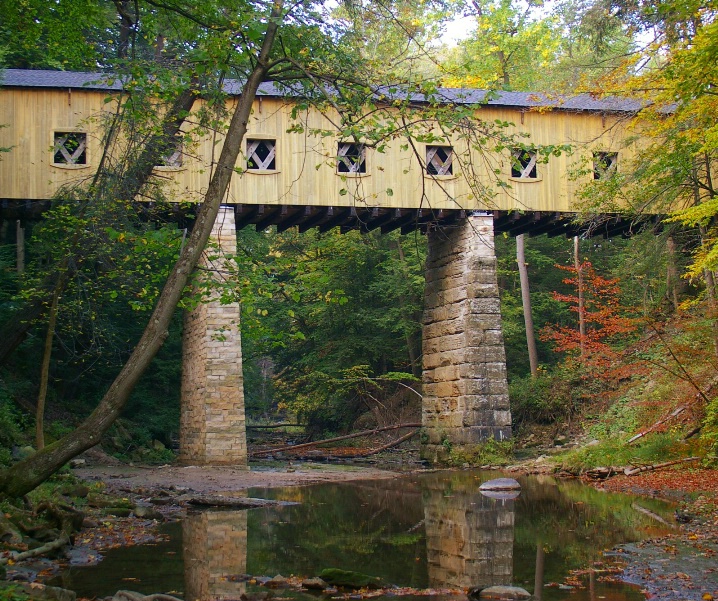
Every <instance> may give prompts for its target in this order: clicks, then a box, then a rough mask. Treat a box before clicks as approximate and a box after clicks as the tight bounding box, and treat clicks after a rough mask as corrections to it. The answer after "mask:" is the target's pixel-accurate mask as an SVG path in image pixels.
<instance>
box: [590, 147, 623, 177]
mask: <svg viewBox="0 0 718 601" xmlns="http://www.w3.org/2000/svg"><path fill="white" fill-rule="evenodd" d="M617 168H618V153H617V152H594V153H593V179H603V178H604V177H611V175H613V174H614V173H615V172H616V169H617Z"/></svg>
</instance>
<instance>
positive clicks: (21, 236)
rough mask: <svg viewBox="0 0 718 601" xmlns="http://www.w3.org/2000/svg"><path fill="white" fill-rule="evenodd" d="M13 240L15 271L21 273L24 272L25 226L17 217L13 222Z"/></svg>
mask: <svg viewBox="0 0 718 601" xmlns="http://www.w3.org/2000/svg"><path fill="white" fill-rule="evenodd" d="M15 240H16V241H17V250H16V266H17V272H18V273H19V274H21V273H24V272H25V228H24V227H23V226H22V222H21V221H20V220H19V219H18V220H17V221H16V222H15Z"/></svg>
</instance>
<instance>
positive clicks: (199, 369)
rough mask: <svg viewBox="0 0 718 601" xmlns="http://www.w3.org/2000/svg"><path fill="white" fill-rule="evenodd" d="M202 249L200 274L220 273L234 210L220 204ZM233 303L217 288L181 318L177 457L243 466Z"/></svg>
mask: <svg viewBox="0 0 718 601" xmlns="http://www.w3.org/2000/svg"><path fill="white" fill-rule="evenodd" d="M210 240H211V242H214V243H215V244H216V245H217V248H211V249H208V250H206V251H205V254H204V258H203V261H202V267H203V268H204V270H206V271H205V274H206V275H205V277H217V278H218V277H222V272H223V271H224V270H225V269H226V258H225V254H232V255H233V254H235V253H236V250H237V239H236V231H235V223H234V211H233V210H232V208H231V207H228V208H225V207H223V208H220V211H219V214H218V215H217V220H216V222H215V224H214V228H213V230H212V236H211V238H210ZM239 312H240V308H239V303H236V302H234V303H229V304H222V303H221V302H220V299H219V295H218V294H217V293H213V296H212V297H211V298H210V299H208V300H205V302H202V303H200V304H199V305H198V306H197V307H196V308H195V309H194V310H192V311H190V312H187V313H186V314H185V319H184V332H183V340H182V345H183V356H182V401H181V417H180V461H182V462H183V463H187V464H193V465H206V464H209V465H234V466H238V467H246V466H247V438H246V430H245V420H244V389H243V384H244V380H243V377H242V344H241V338H240V331H239Z"/></svg>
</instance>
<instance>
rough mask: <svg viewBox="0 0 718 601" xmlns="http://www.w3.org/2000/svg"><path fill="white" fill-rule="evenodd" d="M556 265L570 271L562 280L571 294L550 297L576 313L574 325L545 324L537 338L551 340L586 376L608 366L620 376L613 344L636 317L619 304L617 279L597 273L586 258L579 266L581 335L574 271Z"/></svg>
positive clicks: (630, 329) (633, 328)
mask: <svg viewBox="0 0 718 601" xmlns="http://www.w3.org/2000/svg"><path fill="white" fill-rule="evenodd" d="M556 267H558V268H559V269H561V270H563V271H566V272H568V273H570V274H571V276H570V277H567V278H565V279H564V280H563V283H564V284H567V285H569V286H571V287H572V288H573V289H574V290H575V293H571V294H562V293H560V292H555V291H554V292H553V297H554V298H555V299H556V300H558V301H561V302H565V303H568V304H569V305H570V310H571V311H572V312H574V313H575V314H576V325H575V326H562V325H558V324H554V325H548V326H546V327H544V328H543V329H542V330H541V332H540V334H539V336H540V338H541V340H543V341H552V342H553V343H554V350H555V351H556V352H563V353H566V354H567V355H568V359H567V360H568V362H575V363H577V364H580V365H581V366H582V367H583V368H585V375H586V376H589V375H593V376H596V375H604V374H605V373H606V372H607V371H608V370H609V369H610V370H611V372H612V373H611V375H612V376H613V377H619V378H620V377H622V376H621V372H622V368H621V365H620V363H621V354H620V351H619V350H616V349H615V348H614V345H615V344H616V343H618V342H620V341H621V340H625V337H626V336H627V335H628V334H630V333H632V332H635V331H636V329H637V326H638V320H637V319H636V318H635V317H632V316H631V315H630V313H631V310H630V308H626V307H623V306H622V305H621V303H620V288H619V285H618V283H619V279H618V278H614V279H607V278H604V277H602V276H600V275H599V274H598V273H596V270H595V269H594V267H593V265H592V264H591V263H590V262H589V261H584V262H583V263H582V264H581V265H580V267H579V269H580V270H581V279H582V283H583V288H584V290H583V296H584V308H583V315H584V319H585V324H586V333H585V335H583V336H582V335H581V333H580V331H579V326H578V314H579V294H578V286H579V277H578V271H577V269H576V268H575V267H573V266H565V265H556ZM582 348H583V349H584V353H583V357H582V356H581V355H582V353H581V349H582Z"/></svg>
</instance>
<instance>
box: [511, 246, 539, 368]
mask: <svg viewBox="0 0 718 601" xmlns="http://www.w3.org/2000/svg"><path fill="white" fill-rule="evenodd" d="M524 244H525V241H524V234H519V235H518V236H516V263H517V264H518V266H519V281H520V282H521V305H522V306H523V309H524V326H525V328H526V348H527V350H528V353H529V367H530V369H531V376H532V377H534V378H535V377H536V373H537V371H538V350H537V349H536V337H535V336H534V318H533V315H532V314H531V294H530V291H529V274H528V269H527V268H526V257H525V248H524Z"/></svg>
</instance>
